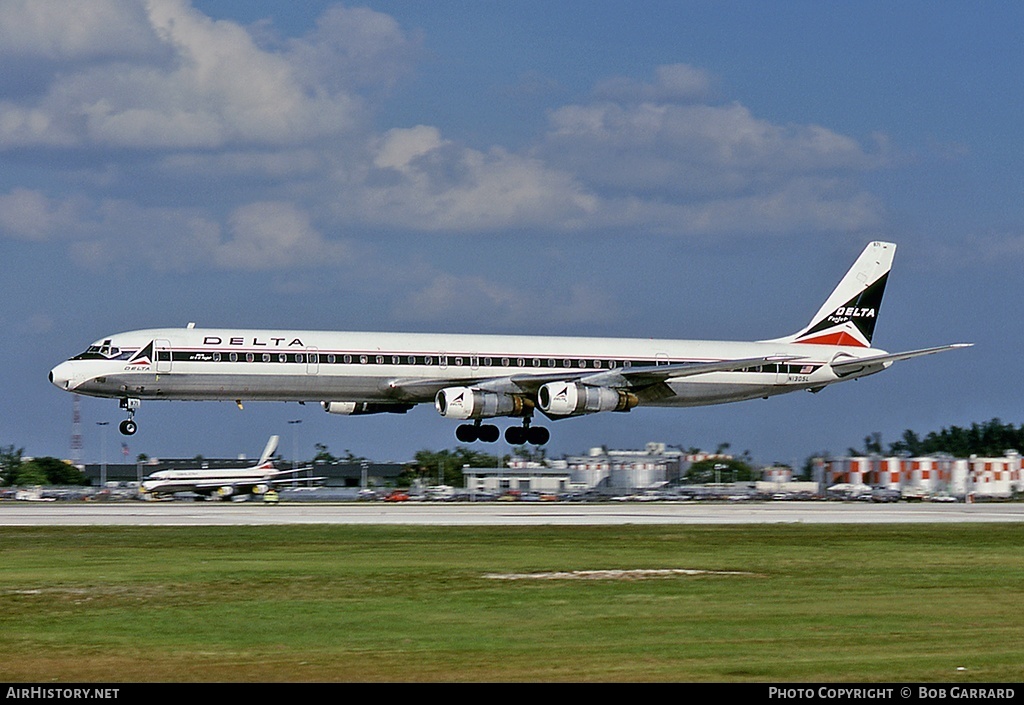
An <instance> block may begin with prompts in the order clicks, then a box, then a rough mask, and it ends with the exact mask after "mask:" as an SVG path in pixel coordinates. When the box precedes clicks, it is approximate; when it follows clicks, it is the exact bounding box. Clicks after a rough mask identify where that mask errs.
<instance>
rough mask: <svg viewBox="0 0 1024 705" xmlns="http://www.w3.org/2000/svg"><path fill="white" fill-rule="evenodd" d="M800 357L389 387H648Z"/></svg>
mask: <svg viewBox="0 0 1024 705" xmlns="http://www.w3.org/2000/svg"><path fill="white" fill-rule="evenodd" d="M798 359H801V358H800V356H799V355H764V356H761V357H748V358H742V359H739V360H716V361H714V362H679V363H674V364H670V365H649V366H645V367H616V368H615V369H612V370H600V371H595V370H583V369H575V370H563V371H556V372H545V373H542V374H515V375H509V376H505V377H491V378H480V377H476V378H467V379H464V380H453V379H430V380H401V379H394V380H391V382H390V383H389V386H390V387H391V389H393V390H395V391H396V392H397V393H399V394H400V395H403V396H407V397H410V398H417V397H420V398H422V397H426V396H427V395H431V396H432V395H434V394H436V393H437V392H439V391H440V390H441V389H444V388H445V387H455V386H461V385H465V386H473V387H477V388H479V389H485V390H488V391H493V392H507V393H522V392H530V393H535V392H536V391H537V390H538V389H540V387H541V386H542V385H544V384H547V383H548V382H563V381H567V380H573V381H578V382H582V383H583V384H591V385H594V386H607V387H647V386H650V385H652V384H657V383H658V382H664V381H665V380H668V379H675V378H679V377H692V376H694V375H703V374H709V373H711V372H729V371H732V370H742V369H745V368H748V367H757V366H758V365H766V364H771V363H778V362H789V361H790V360H798Z"/></svg>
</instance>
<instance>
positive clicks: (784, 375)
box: [773, 353, 789, 384]
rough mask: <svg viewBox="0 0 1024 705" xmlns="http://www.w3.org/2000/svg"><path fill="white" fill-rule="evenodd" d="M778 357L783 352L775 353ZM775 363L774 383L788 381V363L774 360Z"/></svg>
mask: <svg viewBox="0 0 1024 705" xmlns="http://www.w3.org/2000/svg"><path fill="white" fill-rule="evenodd" d="M775 354H776V355H778V356H779V357H783V356H785V353H775ZM773 364H774V365H775V384H786V383H787V382H789V365H788V364H787V363H785V362H776V363H773Z"/></svg>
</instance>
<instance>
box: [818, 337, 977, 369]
mask: <svg viewBox="0 0 1024 705" xmlns="http://www.w3.org/2000/svg"><path fill="white" fill-rule="evenodd" d="M973 345H974V343H953V344H952V345H940V346H938V347H935V348H923V349H921V350H908V351H907V352H901V353H891V354H888V355H875V356H873V357H851V358H845V359H836V360H833V361H832V363H831V365H830V367H831V368H832V371H833V372H835V373H836V376H837V377H848V376H850V375H852V374H857V373H858V372H862V371H863V370H865V369H867V368H869V367H876V366H877V367H880V368H881V367H888V366H889V365H891V364H892V363H894V362H898V361H900V360H909V359H910V358H912V357H921V356H922V355H934V354H935V353H940V352H945V351H947V350H959V349H960V348H969V347H971V346H973Z"/></svg>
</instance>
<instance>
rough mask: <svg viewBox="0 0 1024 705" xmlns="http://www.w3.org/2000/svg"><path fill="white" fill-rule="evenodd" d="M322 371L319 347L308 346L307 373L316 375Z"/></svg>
mask: <svg viewBox="0 0 1024 705" xmlns="http://www.w3.org/2000/svg"><path fill="white" fill-rule="evenodd" d="M319 372H320V353H319V350H318V348H306V374H307V375H315V374H318V373H319Z"/></svg>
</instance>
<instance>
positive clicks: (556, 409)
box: [537, 382, 640, 416]
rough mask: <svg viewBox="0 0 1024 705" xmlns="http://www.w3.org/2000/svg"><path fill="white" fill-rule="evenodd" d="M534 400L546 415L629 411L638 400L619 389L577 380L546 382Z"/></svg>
mask: <svg viewBox="0 0 1024 705" xmlns="http://www.w3.org/2000/svg"><path fill="white" fill-rule="evenodd" d="M537 403H538V406H540V409H541V411H543V412H544V413H545V414H548V415H549V416H580V415H582V414H594V413H597V412H598V411H629V410H630V409H632V408H633V407H634V406H636V405H637V404H639V403H640V400H639V399H637V397H636V395H635V394H632V393H630V392H627V391H624V390H621V389H611V388H609V387H594V386H591V385H587V384H580V383H579V382H548V383H547V384H545V385H543V386H542V387H541V388H540V389H539V390H538V392H537Z"/></svg>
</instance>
